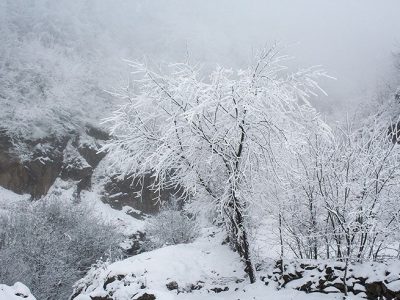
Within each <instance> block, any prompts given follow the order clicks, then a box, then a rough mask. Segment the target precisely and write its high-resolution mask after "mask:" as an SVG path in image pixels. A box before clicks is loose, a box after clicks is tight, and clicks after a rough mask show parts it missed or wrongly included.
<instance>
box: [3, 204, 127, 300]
mask: <svg viewBox="0 0 400 300" xmlns="http://www.w3.org/2000/svg"><path fill="white" fill-rule="evenodd" d="M88 210H89V207H88V206H87V205H83V204H71V203H63V202H62V201H61V200H54V199H48V200H41V201H38V202H35V203H28V204H27V203H26V202H25V203H24V204H20V205H18V206H17V207H16V208H15V209H13V211H11V213H10V214H9V216H5V215H0V224H1V227H0V266H1V267H0V282H3V283H6V284H13V283H14V282H17V281H20V282H23V283H24V284H26V285H27V286H29V287H30V288H31V290H32V293H33V294H34V295H35V296H36V297H37V298H38V299H67V298H68V296H69V295H70V293H71V291H72V285H73V283H74V282H76V281H77V280H78V279H80V278H81V277H82V276H83V275H84V274H85V273H86V271H87V270H88V269H89V268H90V266H91V265H92V264H93V263H95V262H96V261H97V260H99V259H106V258H107V256H108V255H109V253H115V252H118V251H119V250H118V246H117V245H118V243H119V241H120V235H119V234H118V233H117V232H116V230H115V228H114V227H112V226H111V225H107V224H105V223H104V222H103V221H102V220H100V219H99V218H97V217H94V216H93V215H91V214H90V212H89V211H88Z"/></svg>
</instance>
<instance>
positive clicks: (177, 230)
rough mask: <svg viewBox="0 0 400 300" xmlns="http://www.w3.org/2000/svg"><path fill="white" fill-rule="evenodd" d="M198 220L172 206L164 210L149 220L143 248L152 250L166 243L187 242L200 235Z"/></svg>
mask: <svg viewBox="0 0 400 300" xmlns="http://www.w3.org/2000/svg"><path fill="white" fill-rule="evenodd" d="M198 229H199V228H198V226H197V223H196V220H194V219H193V218H191V217H189V216H187V215H186V214H185V213H184V212H182V211H178V210H176V209H173V208H171V207H168V208H166V209H164V210H162V211H161V212H160V213H159V214H158V215H157V216H155V217H154V218H152V219H151V220H149V223H148V224H147V226H146V229H145V232H146V238H147V241H146V242H145V243H144V245H143V248H144V249H145V250H151V249H156V248H160V247H162V246H165V245H176V244H186V243H190V242H192V241H193V240H194V239H195V238H196V237H197V236H198V232H199V230H198Z"/></svg>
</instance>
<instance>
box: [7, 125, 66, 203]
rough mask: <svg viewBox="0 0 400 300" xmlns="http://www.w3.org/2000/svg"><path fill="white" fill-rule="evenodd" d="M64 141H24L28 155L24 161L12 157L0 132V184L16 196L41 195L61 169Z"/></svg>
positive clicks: (8, 142)
mask: <svg viewBox="0 0 400 300" xmlns="http://www.w3.org/2000/svg"><path fill="white" fill-rule="evenodd" d="M65 144H66V141H65V140H64V139H54V138H48V139H46V140H37V141H27V142H26V143H25V146H26V148H27V151H29V152H30V157H29V159H26V160H24V159H23V158H21V157H19V156H18V155H17V154H16V151H15V149H14V145H13V143H12V141H11V139H10V138H9V137H8V136H7V135H6V134H5V133H4V131H3V132H0V185H1V186H3V187H4V188H6V189H9V190H12V191H13V192H15V193H18V194H26V193H27V194H30V195H31V196H32V197H33V198H38V197H40V196H42V195H44V194H45V193H46V192H47V191H48V190H49V188H50V187H51V185H52V184H53V183H54V181H55V179H56V178H57V176H58V175H59V173H60V171H61V168H62V158H63V153H62V149H63V148H64V147H65Z"/></svg>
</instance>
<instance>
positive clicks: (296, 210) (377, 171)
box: [276, 114, 400, 261]
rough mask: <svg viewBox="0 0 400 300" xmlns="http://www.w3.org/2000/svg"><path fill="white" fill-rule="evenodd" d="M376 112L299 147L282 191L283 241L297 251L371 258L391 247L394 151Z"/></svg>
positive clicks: (395, 147)
mask: <svg viewBox="0 0 400 300" xmlns="http://www.w3.org/2000/svg"><path fill="white" fill-rule="evenodd" d="M380 116H381V115H380V114H378V115H376V116H371V117H370V119H368V120H366V121H365V122H363V123H362V124H354V123H352V122H348V125H347V126H338V127H337V128H335V130H334V131H333V133H334V137H333V138H331V139H322V138H321V137H319V136H318V135H316V136H314V137H313V138H312V139H309V144H308V145H307V146H306V147H305V149H306V151H305V152H303V153H302V154H298V156H297V157H298V161H299V164H298V165H297V167H296V168H297V170H298V172H296V173H292V174H290V176H288V177H287V180H288V182H289V186H290V188H288V189H286V190H285V192H286V193H281V201H282V202H283V203H284V205H285V209H284V210H283V211H284V213H283V220H284V221H283V228H284V230H285V233H286V238H285V241H286V243H287V245H288V246H289V248H290V249H291V250H292V251H293V252H294V253H295V255H296V256H298V257H306V258H315V259H317V258H336V259H339V260H349V259H350V260H358V261H362V260H364V259H373V260H376V259H377V258H378V255H379V254H381V253H382V250H387V249H388V248H391V247H397V242H396V238H397V237H396V234H395V233H396V231H397V228H398V227H397V226H398V219H399V209H398V200H397V199H398V198H397V195H398V192H399V184H398V181H399V178H400V177H399V176H400V173H399V167H400V165H399V164H400V156H399V155H400V153H399V151H398V145H397V143H396V142H393V141H395V140H396V133H395V132H391V133H390V134H388V129H387V128H388V126H387V125H384V124H383V122H382V120H381V119H380ZM390 128H391V127H390ZM392 135H393V136H392ZM276 211H279V212H281V211H282V210H281V209H280V206H279V207H278V206H277V208H276ZM279 216H280V215H279ZM276 218H278V213H276Z"/></svg>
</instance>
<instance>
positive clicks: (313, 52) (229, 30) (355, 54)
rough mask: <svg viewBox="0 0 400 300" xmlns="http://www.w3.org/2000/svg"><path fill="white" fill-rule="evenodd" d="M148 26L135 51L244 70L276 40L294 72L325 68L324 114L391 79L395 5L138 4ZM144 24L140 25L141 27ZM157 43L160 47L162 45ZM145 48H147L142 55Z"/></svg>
mask: <svg viewBox="0 0 400 300" xmlns="http://www.w3.org/2000/svg"><path fill="white" fill-rule="evenodd" d="M137 9H138V10H139V11H140V15H142V16H145V17H144V18H143V19H141V20H132V23H139V22H144V24H146V22H149V23H151V22H152V21H153V20H154V19H153V18H155V19H156V20H157V22H159V23H158V24H150V28H147V29H148V32H147V34H146V36H145V40H146V42H145V43H143V45H141V44H138V48H139V49H140V52H142V53H143V54H145V53H146V52H147V54H150V55H151V54H153V55H155V56H158V57H159V58H160V57H162V58H163V59H167V60H168V59H171V58H176V57H179V56H181V57H182V56H184V55H185V51H186V48H187V49H188V50H189V53H190V55H191V56H192V58H193V59H194V60H196V61H202V62H208V63H220V64H223V65H227V66H242V65H245V64H246V63H247V62H248V60H249V57H250V56H251V54H252V51H253V50H254V49H257V48H259V47H262V46H263V45H272V44H273V43H275V42H278V43H279V44H280V45H281V46H282V47H283V48H284V50H283V51H284V52H285V53H287V54H289V55H291V56H294V58H295V60H294V61H295V62H296V64H298V65H300V66H310V65H323V67H324V68H325V69H326V70H327V71H328V72H329V74H330V75H332V76H333V77H335V78H337V80H335V81H331V80H329V81H326V82H323V83H322V85H323V87H324V88H325V90H326V91H327V92H328V94H329V97H325V98H324V97H323V98H321V99H319V100H318V101H320V102H321V103H322V105H318V104H317V105H318V106H320V107H323V108H326V109H335V107H337V104H338V103H340V105H346V104H348V103H349V102H356V103H358V102H360V101H363V98H365V97H370V96H371V94H373V93H374V91H375V89H376V87H377V86H378V85H380V84H382V82H385V81H387V80H389V79H390V76H391V71H392V66H393V57H392V56H393V51H396V49H397V48H398V47H400V20H399V12H400V2H399V1H396V0H394V1H386V0H385V1H374V0H367V1H365V0H363V1H361V0H352V1H346V0H336V1H329V0H299V1H289V0H279V1H278V0H276V1H271V0H270V1H261V0H259V1H255V0H252V1H226V0H225V1H211V0H210V1H158V3H156V2H152V3H150V2H144V3H143V5H141V6H138V7H137ZM140 26H143V24H140ZM160 40H162V42H160ZM146 46H150V48H148V49H146Z"/></svg>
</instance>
